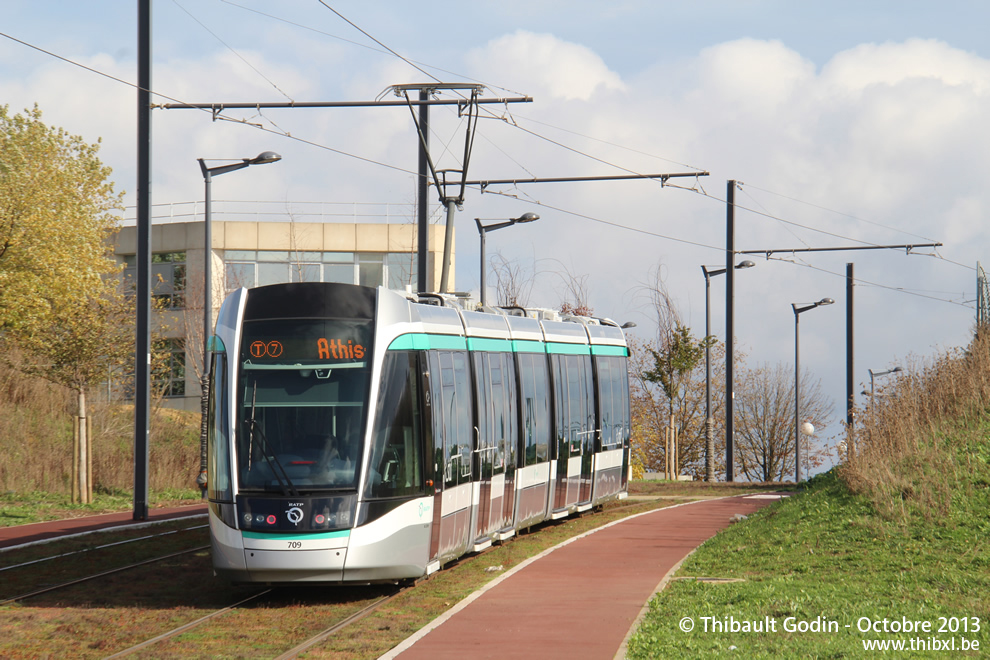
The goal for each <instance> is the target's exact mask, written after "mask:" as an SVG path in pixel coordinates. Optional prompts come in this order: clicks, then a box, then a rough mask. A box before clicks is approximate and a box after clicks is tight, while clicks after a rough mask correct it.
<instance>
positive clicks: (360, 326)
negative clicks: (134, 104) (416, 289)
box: [207, 283, 630, 584]
mask: <svg viewBox="0 0 990 660" xmlns="http://www.w3.org/2000/svg"><path fill="white" fill-rule="evenodd" d="M210 357H211V368H210V397H209V416H208V419H209V422H208V423H209V434H208V443H207V450H208V472H207V477H208V482H207V484H208V485H207V496H208V499H209V519H210V535H211V542H212V555H213V566H214V570H215V572H216V574H217V575H218V576H220V577H223V578H226V579H228V580H230V581H231V582H234V583H245V582H250V583H267V584H299V583H376V582H397V581H403V580H409V579H415V578H419V577H422V576H425V575H429V574H431V573H433V572H434V571H436V570H438V569H440V568H441V567H442V566H443V565H444V564H446V563H449V562H451V561H453V560H455V559H457V558H458V557H461V556H463V555H465V554H469V553H473V552H479V551H481V550H483V549H485V548H487V547H488V546H490V545H491V544H492V543H494V542H500V541H504V540H506V539H508V538H510V537H512V536H513V535H514V534H515V533H516V532H517V531H518V530H520V529H525V528H527V527H530V526H532V525H534V524H537V523H539V522H542V521H545V520H550V519H557V518H562V517H566V516H569V515H572V514H575V513H579V512H582V511H586V510H588V509H591V508H592V507H596V506H598V505H600V504H602V503H604V502H607V501H609V500H615V499H622V498H624V497H625V496H626V489H627V484H628V474H629V439H630V416H629V383H628V374H627V357H628V349H627V346H626V342H625V338H624V335H623V332H622V329H621V328H619V327H618V326H617V325H616V324H615V323H613V322H611V321H608V320H604V319H594V318H587V317H566V316H565V317H562V316H560V315H559V314H556V313H554V312H549V311H534V310H524V309H521V308H513V309H510V310H495V309H491V308H483V311H469V310H467V309H463V308H461V306H460V305H459V304H457V302H456V300H455V299H453V298H450V297H447V296H441V295H437V294H421V295H418V296H417V295H414V294H402V293H398V292H395V291H391V290H388V289H385V288H381V287H379V288H377V289H375V288H371V287H363V286H356V285H350V284H334V283H291V284H276V285H272V286H264V287H259V288H255V289H239V290H237V291H234V292H233V293H231V294H230V295H229V296H228V297H227V299H226V300H225V301H224V303H223V306H222V307H221V310H220V314H219V318H218V320H217V326H216V334H215V335H214V336H213V337H212V338H211V341H210Z"/></svg>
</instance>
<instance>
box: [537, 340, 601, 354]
mask: <svg viewBox="0 0 990 660" xmlns="http://www.w3.org/2000/svg"><path fill="white" fill-rule="evenodd" d="M547 353H556V354H558V355H590V354H591V351H590V350H589V348H588V345H587V344H562V343H560V342H555V341H548V342H547Z"/></svg>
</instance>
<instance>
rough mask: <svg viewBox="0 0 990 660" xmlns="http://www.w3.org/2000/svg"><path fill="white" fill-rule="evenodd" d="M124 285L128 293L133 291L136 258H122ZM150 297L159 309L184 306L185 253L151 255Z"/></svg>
mask: <svg viewBox="0 0 990 660" xmlns="http://www.w3.org/2000/svg"><path fill="white" fill-rule="evenodd" d="M123 259H124V264H125V269H124V283H125V286H126V287H127V291H128V293H133V291H134V281H135V278H136V276H137V256H136V255H133V254H127V255H124V256H123ZM151 296H152V298H154V299H155V302H156V304H157V305H158V306H159V308H160V309H183V308H184V307H185V306H186V253H185V252H156V253H155V254H152V255H151Z"/></svg>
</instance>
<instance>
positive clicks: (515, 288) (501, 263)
mask: <svg viewBox="0 0 990 660" xmlns="http://www.w3.org/2000/svg"><path fill="white" fill-rule="evenodd" d="M489 265H490V266H491V268H492V272H493V273H494V274H495V300H497V301H498V304H499V305H501V306H503V307H515V306H518V307H525V306H526V305H527V304H529V296H530V294H531V293H532V292H533V283H534V281H535V279H536V276H535V273H534V272H533V270H532V269H531V268H527V267H526V266H524V265H523V264H521V263H520V262H519V261H518V260H511V261H510V260H509V259H506V258H505V256H503V255H502V253H501V252H496V253H495V255H494V256H492V258H491V259H490V260H489Z"/></svg>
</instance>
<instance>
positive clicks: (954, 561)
mask: <svg viewBox="0 0 990 660" xmlns="http://www.w3.org/2000/svg"><path fill="white" fill-rule="evenodd" d="M885 394H886V396H884V397H883V398H882V399H881V398H880V397H878V398H877V404H876V406H875V408H874V409H873V410H868V411H864V414H863V415H862V416H861V417H860V418H859V420H860V426H859V433H858V437H859V440H858V443H857V445H856V447H855V451H854V453H853V456H852V457H851V458H850V460H848V461H847V462H846V463H845V464H844V465H842V466H840V467H838V468H836V469H834V470H833V471H831V472H829V473H827V474H825V475H821V476H819V477H817V478H815V479H813V480H812V481H811V482H809V483H808V484H807V485H806V487H805V488H804V489H803V490H802V492H801V493H800V494H799V495H797V496H795V497H793V498H790V499H789V500H786V501H783V502H781V503H780V504H779V505H775V506H771V507H769V508H767V509H764V510H762V511H761V512H759V513H758V514H756V515H754V516H752V517H751V518H750V519H749V520H747V521H745V522H744V523H742V524H739V525H734V526H732V527H731V528H730V529H727V530H725V531H724V532H723V533H721V534H719V535H718V536H716V537H715V538H713V539H712V540H711V541H709V542H707V543H705V544H704V545H703V546H702V547H701V548H700V549H699V550H698V551H697V552H696V553H695V554H693V555H692V556H691V557H690V558H689V559H688V560H687V561H686V562H685V563H684V565H683V566H682V567H681V569H680V570H679V571H678V573H677V575H676V576H675V579H674V580H673V581H672V582H671V583H670V584H669V585H668V586H667V588H666V589H665V590H664V591H663V592H661V593H660V594H658V595H657V596H656V597H654V599H653V600H652V601H651V603H650V609H649V613H648V614H647V616H646V617H645V619H644V621H643V623H642V625H641V627H640V628H639V631H638V632H637V634H636V635H635V636H634V637H633V638H632V639H631V640H630V643H629V650H628V657H630V658H663V657H709V656H711V655H717V654H722V653H734V654H738V655H740V657H747V658H753V657H774V658H776V657H828V658H839V657H862V656H864V655H872V654H873V653H876V652H877V650H874V651H872V652H869V651H866V650H865V646H864V644H866V643H870V642H869V641H868V640H893V641H895V642H896V641H897V640H900V641H901V642H902V643H903V644H905V646H904V651H903V652H901V651H894V648H896V647H891V651H893V652H895V653H896V654H897V655H898V656H899V657H900V656H902V655H903V656H907V657H931V656H932V655H941V654H939V653H936V651H940V650H950V651H951V650H952V649H954V650H955V653H956V654H960V653H962V652H963V650H964V645H968V646H969V651H968V653H969V654H972V655H979V654H982V653H985V652H986V651H987V649H988V648H990V632H988V631H990V598H988V596H990V543H988V541H987V539H988V536H990V440H988V439H990V341H988V340H987V338H980V339H979V340H978V341H974V343H973V345H972V346H970V348H969V349H968V351H967V352H965V353H959V354H955V355H947V356H944V357H942V358H939V359H938V360H936V361H935V362H933V363H931V364H928V365H919V366H917V367H913V368H912V369H910V370H909V372H908V374H906V375H904V376H903V377H902V378H900V379H899V380H898V381H897V383H896V385H894V386H892V387H890V388H889V389H888V390H887V391H886V392H885ZM700 577H707V578H738V579H741V580H742V581H739V582H705V581H699V580H695V579H692V578H700ZM685 617H690V619H691V621H690V622H688V621H687V620H686V619H685ZM706 617H707V619H706ZM885 619H886V620H887V623H886V624H884V620H885ZM905 621H910V622H912V623H911V624H907V623H905ZM682 622H683V627H684V628H689V627H690V626H691V625H692V624H693V630H690V632H684V630H683V629H682ZM747 622H749V623H748V624H747ZM770 622H772V627H771V623H770ZM802 622H803V624H802ZM833 622H834V623H833ZM877 622H879V623H877ZM926 622H927V626H928V627H927V628H926ZM785 624H788V625H787V627H800V626H801V625H804V626H807V627H808V629H807V630H806V631H804V632H801V631H793V632H792V631H788V630H785ZM919 624H920V625H919ZM706 625H707V631H706ZM867 626H869V628H870V629H869V630H862V629H863V628H867ZM874 626H875V627H874ZM747 627H748V628H749V629H751V630H755V629H757V628H761V627H762V628H763V629H764V632H746V629H747ZM885 628H886V629H885ZM734 630H735V631H734ZM974 643H978V645H979V646H978V649H974V646H973V645H974ZM953 645H954V646H953ZM912 649H913V650H912ZM891 651H888V652H891Z"/></svg>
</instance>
